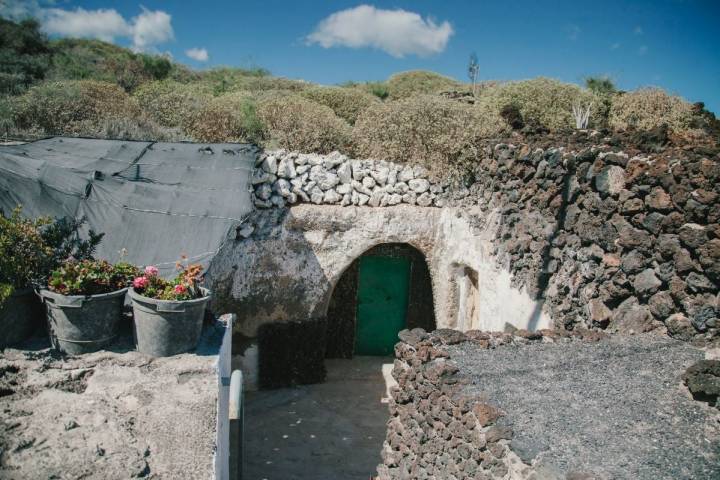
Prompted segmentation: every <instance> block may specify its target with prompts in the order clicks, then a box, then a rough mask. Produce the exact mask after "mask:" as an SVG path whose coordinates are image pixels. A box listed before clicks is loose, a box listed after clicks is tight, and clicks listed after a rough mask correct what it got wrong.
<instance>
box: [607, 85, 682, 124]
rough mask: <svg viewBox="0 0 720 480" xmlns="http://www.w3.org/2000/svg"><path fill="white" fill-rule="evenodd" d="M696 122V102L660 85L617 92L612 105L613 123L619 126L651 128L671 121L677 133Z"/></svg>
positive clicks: (611, 117)
mask: <svg viewBox="0 0 720 480" xmlns="http://www.w3.org/2000/svg"><path fill="white" fill-rule="evenodd" d="M692 123H693V111H692V105H691V104H689V103H688V102H686V101H685V100H683V99H682V98H680V97H678V96H675V95H668V94H667V93H666V92H664V91H663V90H660V89H659V88H643V89H640V90H635V91H633V92H628V93H623V94H620V95H616V96H615V98H614V99H613V102H612V106H611V107H610V126H611V127H612V128H614V129H618V130H627V129H629V128H635V129H638V130H649V129H651V128H654V127H657V126H660V125H663V124H667V125H668V126H669V127H670V128H671V129H672V130H674V131H675V132H677V133H687V132H689V131H690V130H692Z"/></svg>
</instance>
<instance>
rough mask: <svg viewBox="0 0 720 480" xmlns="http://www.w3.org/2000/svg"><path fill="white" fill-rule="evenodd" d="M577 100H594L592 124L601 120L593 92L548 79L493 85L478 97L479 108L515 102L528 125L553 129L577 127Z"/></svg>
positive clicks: (497, 107) (493, 108)
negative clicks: (575, 111) (575, 110)
mask: <svg viewBox="0 0 720 480" xmlns="http://www.w3.org/2000/svg"><path fill="white" fill-rule="evenodd" d="M578 102H579V103H580V104H582V105H587V104H589V103H590V102H593V107H594V108H593V109H592V114H591V116H590V125H591V126H592V125H595V124H596V123H598V122H599V120H600V118H599V116H598V115H597V111H598V109H597V107H598V105H599V101H598V100H597V99H596V98H595V96H594V95H593V94H592V93H591V92H590V91H588V90H585V89H582V88H580V87H579V86H577V85H574V84H570V83H562V82H559V81H557V80H552V79H549V78H543V77H540V78H535V79H532V80H523V81H520V82H509V83H504V84H500V85H496V86H490V87H487V88H484V89H482V90H481V92H480V95H479V97H478V99H477V104H478V106H479V107H480V108H483V109H485V110H487V111H494V112H498V113H500V112H501V111H502V110H503V108H505V107H506V106H507V105H514V106H516V107H517V108H518V109H519V110H520V113H521V114H522V117H523V120H524V122H525V124H529V125H539V126H543V127H545V128H548V129H550V130H564V129H569V128H574V127H575V120H574V118H573V115H572V106H573V104H574V103H578Z"/></svg>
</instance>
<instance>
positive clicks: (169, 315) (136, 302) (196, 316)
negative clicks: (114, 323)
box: [129, 288, 210, 357]
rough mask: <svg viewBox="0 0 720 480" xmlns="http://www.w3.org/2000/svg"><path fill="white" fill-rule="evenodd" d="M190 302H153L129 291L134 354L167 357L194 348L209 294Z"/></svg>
mask: <svg viewBox="0 0 720 480" xmlns="http://www.w3.org/2000/svg"><path fill="white" fill-rule="evenodd" d="M201 291H202V293H203V294H204V295H205V296H204V297H202V298H196V299H194V300H182V301H172V300H156V299H154V298H149V297H144V296H142V295H140V294H139V293H137V292H135V290H134V289H132V288H131V289H130V292H129V295H130V298H131V299H132V305H133V317H134V323H135V343H136V345H137V349H138V351H140V352H142V353H146V354H148V355H152V356H154V357H169V356H171V355H177V354H178V353H184V352H187V351H188V350H192V349H194V348H195V347H197V344H198V342H199V341H200V333H201V332H202V324H203V318H204V317H205V307H206V306H207V303H208V301H209V300H210V291H209V290H207V289H205V288H203V289H201Z"/></svg>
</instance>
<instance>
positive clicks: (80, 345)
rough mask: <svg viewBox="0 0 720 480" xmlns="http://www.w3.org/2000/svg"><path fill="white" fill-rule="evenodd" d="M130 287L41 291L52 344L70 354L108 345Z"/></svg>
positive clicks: (114, 334) (114, 333) (115, 329)
mask: <svg viewBox="0 0 720 480" xmlns="http://www.w3.org/2000/svg"><path fill="white" fill-rule="evenodd" d="M125 293H127V288H123V289H122V290H117V291H115V292H110V293H103V294H100V295H87V296H86V295H60V294H59V293H55V292H51V291H50V290H41V291H40V296H41V297H42V299H43V302H44V303H45V305H46V307H47V309H46V313H47V320H48V330H49V333H50V342H51V343H52V346H53V347H55V348H56V349H58V350H60V351H61V352H65V353H68V354H70V355H79V354H81V353H90V352H95V351H98V350H100V349H102V348H105V347H107V346H108V345H110V344H111V343H113V341H115V338H116V337H117V334H118V326H119V324H120V320H121V319H122V308H123V303H124V302H125Z"/></svg>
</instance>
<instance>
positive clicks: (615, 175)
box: [466, 143, 720, 340]
mask: <svg viewBox="0 0 720 480" xmlns="http://www.w3.org/2000/svg"><path fill="white" fill-rule="evenodd" d="M475 178H476V179H478V180H477V182H476V183H475V184H473V185H472V186H471V187H470V189H469V192H470V195H468V196H467V197H466V199H473V200H472V202H473V203H475V202H478V203H477V204H478V205H479V206H480V207H481V208H486V209H487V210H492V211H498V210H499V212H500V214H501V218H502V220H501V227H500V229H499V231H498V238H497V241H496V248H497V250H496V252H495V253H496V256H497V258H498V260H499V261H500V262H502V263H504V264H505V265H507V266H508V268H509V269H510V271H511V272H512V274H513V279H514V282H515V284H516V285H518V286H523V287H525V288H526V290H527V291H529V292H530V293H531V295H534V296H536V297H537V298H539V299H542V300H543V301H544V302H545V305H544V308H545V309H546V310H547V311H548V312H549V313H550V314H551V316H552V318H553V319H554V321H555V324H556V326H558V327H564V328H567V329H573V328H576V327H578V326H585V327H590V328H601V329H605V328H607V329H610V330H612V331H620V332H625V333H638V332H644V331H649V330H653V329H660V330H667V332H668V333H669V334H670V335H672V336H674V337H678V338H682V339H686V340H688V339H693V338H696V339H698V338H699V339H705V340H709V339H714V338H717V334H718V316H719V313H720V296H719V295H718V285H719V282H720V226H719V225H718V221H719V220H720V202H718V196H719V195H720V158H719V156H718V153H717V152H714V153H713V152H712V151H710V152H708V151H706V150H704V149H697V151H693V150H688V151H678V150H671V151H668V152H665V153H658V154H651V155H648V154H642V153H639V152H634V153H625V152H623V151H621V150H620V149H619V148H613V147H610V146H608V145H606V144H600V143H599V144H598V145H593V146H589V147H585V148H582V149H577V150H575V151H570V150H569V149H562V148H545V149H542V148H532V146H530V145H510V144H497V145H494V146H492V147H489V148H488V149H487V150H486V151H485V155H484V159H483V160H482V162H481V163H480V164H479V165H478V166H477V170H476V171H475Z"/></svg>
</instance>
